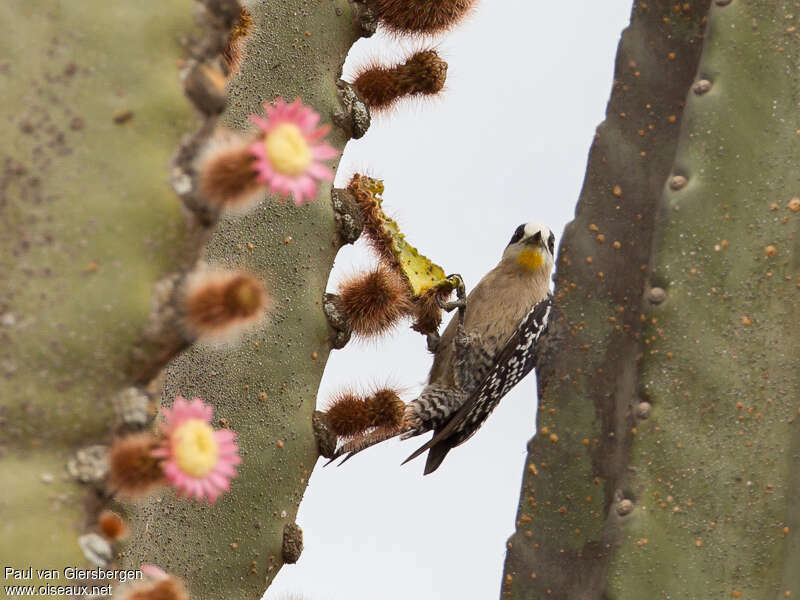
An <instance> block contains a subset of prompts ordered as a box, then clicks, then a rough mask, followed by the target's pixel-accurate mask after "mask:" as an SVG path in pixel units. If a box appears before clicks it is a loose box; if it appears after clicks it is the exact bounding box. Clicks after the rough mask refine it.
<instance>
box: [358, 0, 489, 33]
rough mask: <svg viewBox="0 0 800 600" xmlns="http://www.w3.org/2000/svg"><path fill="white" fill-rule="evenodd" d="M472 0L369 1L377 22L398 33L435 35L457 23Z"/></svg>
mask: <svg viewBox="0 0 800 600" xmlns="http://www.w3.org/2000/svg"><path fill="white" fill-rule="evenodd" d="M474 5H475V0H370V1H369V6H370V7H371V8H372V10H373V11H375V14H376V15H377V16H378V19H379V20H380V22H381V23H382V24H383V25H384V26H385V27H386V28H387V29H389V30H390V31H392V32H394V33H397V34H415V33H421V34H435V33H440V32H442V31H447V30H448V29H451V28H452V27H454V26H455V25H457V24H458V22H459V21H461V20H462V19H463V18H464V17H465V16H466V15H467V14H468V13H469V12H470V10H472V8H473V6H474Z"/></svg>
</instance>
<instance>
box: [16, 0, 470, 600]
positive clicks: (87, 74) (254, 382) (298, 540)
mask: <svg viewBox="0 0 800 600" xmlns="http://www.w3.org/2000/svg"><path fill="white" fill-rule="evenodd" d="M424 7H425V8H426V10H427V9H430V8H431V7H430V6H428V5H424ZM404 10H406V9H404V8H403V7H402V6H400V7H397V6H396V7H395V12H396V13H397V12H398V11H399V13H403V11H404ZM408 10H416V8H415V7H413V6H412V7H410V9H408ZM448 10H449V9H448ZM434 12H435V7H434ZM462 12H463V11H462ZM460 14H461V13H459V14H458V15H453V17H452V18H456V17H458V16H459V15H460ZM0 16H2V17H3V19H4V22H6V23H14V24H15V27H14V28H10V30H9V32H8V35H6V36H5V37H4V39H3V41H2V42H0V50H2V52H0V55H1V56H3V62H2V63H0V78H2V79H3V81H4V84H7V85H6V86H4V87H5V88H6V89H8V90H9V93H8V95H7V97H6V102H5V103H4V105H3V108H2V109H0V110H2V112H3V115H4V119H3V120H2V121H3V125H2V128H3V129H2V132H3V139H4V140H5V143H4V156H3V175H2V186H0V212H2V220H3V224H4V226H5V225H7V230H4V234H3V235H2V236H0V238H1V239H0V256H2V261H3V263H2V280H0V290H2V291H0V314H1V315H2V321H1V323H2V329H0V331H2V340H3V344H2V346H3V347H2V350H0V354H1V356H0V365H2V369H3V376H4V377H3V378H2V380H0V381H2V383H0V386H1V387H0V398H1V399H2V400H0V432H1V433H2V436H0V439H2V446H0V451H2V452H3V455H4V460H3V461H2V462H1V463H0V481H2V482H3V485H4V489H5V492H4V496H3V501H2V502H3V509H4V510H3V514H4V517H5V519H4V524H3V526H2V539H3V543H2V546H1V547H0V562H2V564H3V565H4V566H10V567H12V568H18V569H26V568H27V567H28V566H31V565H33V566H35V568H36V569H54V570H56V571H62V570H63V569H64V566H65V565H76V566H84V565H87V566H89V565H102V566H103V567H109V568H111V567H113V568H126V569H136V568H138V567H139V566H140V565H142V563H149V564H150V565H157V566H151V567H148V569H144V570H147V571H148V572H149V573H150V576H151V578H152V579H153V580H154V581H150V582H149V583H147V584H146V585H144V587H142V588H139V589H138V591H137V590H134V591H132V592H130V598H134V597H135V598H140V597H141V598H150V597H154V596H157V595H159V594H163V596H159V597H173V598H178V597H180V598H183V597H184V596H185V594H184V592H183V584H182V583H181V582H180V580H179V579H177V578H180V579H181V580H183V581H184V582H185V585H186V588H187V589H188V592H189V595H190V596H191V597H196V598H203V597H208V598H212V597H223V598H229V599H234V598H245V597H257V596H260V595H261V594H263V591H264V589H265V588H266V587H267V586H268V585H269V582H270V581H271V580H272V578H273V577H274V576H275V575H276V574H277V572H278V570H279V569H280V567H281V565H282V564H284V563H293V562H296V561H297V559H298V558H299V556H300V552H301V551H302V531H301V530H300V528H299V527H297V526H296V525H295V524H294V517H295V515H296V511H297V506H298V504H299V502H300V498H301V497H302V494H303V491H304V489H305V486H306V485H307V482H308V478H309V475H310V472H311V470H312V468H313V466H314V464H315V463H316V460H317V458H318V456H319V453H320V451H321V452H322V453H329V451H328V450H329V449H327V448H328V446H329V445H330V442H331V439H330V436H328V437H327V438H326V436H325V435H324V429H325V423H324V422H323V421H321V420H320V417H319V415H316V416H314V417H313V418H312V413H313V411H314V405H315V398H316V390H317V387H318V383H319V379H320V377H321V374H322V370H323V368H324V365H325V362H326V358H327V356H328V353H329V351H330V349H331V347H332V346H334V347H339V346H340V345H341V344H340V343H338V341H337V339H338V338H337V330H336V329H335V328H333V327H331V326H330V324H329V320H328V318H327V316H326V314H325V312H323V310H322V305H323V301H324V298H323V292H324V289H325V285H326V282H327V278H328V273H329V271H330V268H331V265H332V263H333V259H334V256H335V255H336V252H337V251H338V249H339V247H340V246H341V245H342V244H344V243H348V242H352V241H353V240H354V239H355V238H357V237H358V235H359V234H360V231H361V216H360V214H358V209H357V207H356V206H355V204H354V203H353V202H352V198H348V196H349V193H348V192H347V191H346V190H337V191H332V190H331V188H330V186H329V185H328V184H326V183H324V182H323V183H321V184H319V185H317V181H316V180H318V179H323V180H324V179H325V178H326V176H327V175H328V173H327V171H326V170H325V169H326V168H325V167H323V166H320V165H317V164H314V165H313V166H314V173H313V175H314V177H313V179H314V181H313V182H311V180H309V181H306V182H305V183H303V184H302V185H298V186H294V187H287V186H288V183H287V180H286V178H284V179H283V180H279V178H275V177H274V176H271V175H270V173H269V172H268V169H267V168H265V167H264V161H265V160H266V158H265V154H269V152H270V151H271V149H270V148H269V147H268V144H267V142H265V143H264V144H261V145H259V144H252V139H253V138H248V137H247V136H254V135H258V133H257V130H258V129H259V128H260V129H264V128H265V127H266V121H265V120H264V119H261V120H260V121H259V120H258V119H255V124H256V125H257V127H255V128H254V127H253V125H252V123H251V122H250V121H251V116H252V115H254V114H255V115H260V114H261V113H262V111H263V110H264V109H263V108H262V105H263V104H264V103H265V102H271V101H273V100H274V99H275V98H286V99H288V100H290V101H291V100H292V99H294V98H302V101H303V102H304V103H306V104H308V105H311V106H313V107H314V109H315V110H316V111H318V112H319V113H320V115H321V117H322V122H323V123H333V124H335V127H334V128H333V130H332V131H331V133H330V134H329V135H328V138H327V139H328V141H329V142H330V143H331V144H332V145H333V146H334V147H335V148H336V149H337V150H338V151H341V150H342V149H343V147H344V145H345V143H346V142H347V140H348V139H350V138H351V137H359V136H361V135H363V134H364V133H365V131H366V129H367V127H368V126H369V111H368V109H367V107H366V106H365V104H364V102H363V101H362V100H361V99H360V98H359V96H358V94H357V92H356V91H355V90H354V88H353V86H350V85H349V84H347V83H346V82H343V81H337V78H338V77H339V75H340V73H341V65H342V63H343V61H344V58H345V55H346V54H347V52H348V50H349V48H350V46H351V45H352V44H353V42H354V41H355V40H356V39H358V38H359V37H361V36H363V35H369V34H370V33H371V32H372V31H374V29H375V26H376V21H375V18H376V17H375V16H374V15H373V13H372V12H371V9H370V8H369V7H368V6H367V5H366V4H365V3H362V2H348V1H346V0H334V1H333V2H326V3H313V5H312V4H308V3H306V2H303V1H300V0H293V1H292V2H289V3H279V4H276V3H274V2H269V1H267V0H250V1H248V2H247V3H246V9H243V8H242V6H240V5H239V3H238V2H237V1H236V0H202V2H199V3H195V2H193V1H189V0H182V1H180V2H177V3H171V4H170V6H169V7H166V8H165V7H159V11H158V18H157V19H156V18H154V15H153V10H152V7H151V6H148V5H141V4H139V5H137V4H135V3H134V4H126V5H125V6H124V7H120V6H114V7H111V8H109V7H108V6H106V5H105V4H100V3H96V2H88V3H87V2H82V3H66V4H64V3H60V2H53V1H51V0H41V2H37V3H35V6H31V5H30V3H27V2H22V1H21V0H11V1H10V2H6V3H4V4H3V6H2V8H0ZM193 16H194V18H193ZM448 18H449V17H448V16H447V15H443V16H442V15H440V18H439V21H440V25H439V27H440V28H444V27H446V25H447V19H448ZM413 21H414V19H413V18H412V19H411V22H413ZM436 68H437V69H438V70H437V73H438V75H437V77H438V79H437V85H439V87H441V83H442V82H443V79H444V72H445V70H446V65H445V64H444V63H443V62H442V61H441V60H440V59H438V57H437V58H436ZM293 106H295V108H292V109H290V110H297V107H298V106H300V105H299V104H298V105H293ZM302 111H306V109H305V108H302ZM296 114H298V113H296ZM301 114H302V115H304V116H303V118H304V119H306V121H307V124H309V127H312V125H310V123H311V121H312V120H313V119H312V118H311V117H312V116H313V115H312V113H310V112H303V113H301ZM304 127H305V125H304ZM254 129H255V130H256V132H255V133H254ZM322 133H323V132H321V131H314V133H313V134H312V135H313V136H314V137H315V139H316V140H318V139H319V136H321V135H322ZM282 143H289V144H291V143H292V140H291V139H288V138H287V139H284V140H282ZM248 144H251V145H252V147H248ZM253 147H255V149H253ZM248 148H250V149H248ZM248 152H250V153H251V154H252V155H253V156H251V155H250V154H248ZM259 152H260V154H259ZM333 153H334V152H333V148H330V147H327V146H326V147H325V148H324V149H323V150H322V151H320V153H319V154H315V155H314V157H313V158H314V160H317V159H318V160H326V159H329V158H330V157H331V156H332V155H333ZM312 163H313V161H312ZM296 166H297V165H291V164H290V165H288V168H294V167H296ZM309 172H310V170H309ZM312 183H313V185H312ZM312 190H313V193H312ZM267 192H274V193H272V194H271V195H270V197H269V199H268V200H267V201H263V199H264V198H265V197H266V195H267ZM288 192H291V194H292V195H293V197H294V199H295V201H296V203H297V204H295V203H292V202H288V201H284V202H282V201H281V200H280V199H279V197H278V196H280V195H287V193H288ZM329 199H330V200H329ZM395 233H397V234H398V236H397V238H396V240H400V241H402V235H401V234H399V232H395ZM401 245H402V244H401ZM403 248H404V249H405V250H406V251H409V250H408V249H411V250H410V251H413V248H412V247H411V246H408V245H405V246H403ZM412 253H413V252H412ZM406 259H408V257H405V258H403V259H402V260H406ZM409 260H412V261H413V260H414V257H411V258H410V259H409ZM445 283H447V282H445ZM403 285H406V284H405V282H404V283H403ZM404 293H405V292H404ZM414 293H418V290H416V288H414ZM409 302H410V297H409ZM265 314H266V316H265ZM234 325H235V326H236V328H237V329H238V330H240V331H238V335H236V336H232V335H231V328H232V326H234ZM180 396H186V397H189V398H191V397H193V396H199V397H202V398H204V399H205V400H206V401H207V402H210V403H211V404H213V407H214V419H215V420H214V422H213V423H210V424H209V423H205V422H203V421H204V420H206V421H207V420H208V419H210V418H211V414H212V413H211V407H210V405H206V404H203V403H200V402H199V401H196V402H192V403H191V404H192V406H193V407H194V408H192V409H191V410H195V411H199V412H200V413H202V414H203V415H204V416H203V418H202V419H200V420H199V421H198V423H199V424H198V423H196V424H195V425H194V426H193V427H195V429H196V431H197V433H198V436H199V437H198V440H200V441H202V439H206V440H208V439H212V437H210V436H220V437H219V439H221V440H225V444H226V445H225V447H224V448H222V446H220V448H222V450H220V452H223V451H224V453H226V457H225V460H227V461H228V463H227V464H228V466H232V465H234V464H237V469H238V477H237V478H236V479H235V480H234V481H233V484H232V486H233V489H232V491H231V492H230V493H228V494H223V495H222V496H221V497H220V498H219V499H218V500H216V502H215V503H214V504H212V505H208V504H203V503H196V502H192V501H189V500H186V499H183V498H178V497H176V494H175V493H174V492H172V491H166V492H163V493H162V492H158V493H156V494H153V489H154V488H156V487H158V486H161V485H163V484H164V483H166V482H169V481H173V482H174V481H176V480H175V478H174V477H173V475H174V473H173V474H172V475H171V474H170V472H168V469H167V466H165V465H168V460H167V459H169V458H174V457H172V456H171V455H170V452H171V451H172V450H170V448H169V447H166V446H164V444H165V443H172V442H170V441H169V437H168V436H169V435H172V433H174V432H172V433H170V431H171V430H170V427H172V426H173V425H175V423H178V421H179V419H178V417H176V416H175V415H176V414H178V413H179V412H181V411H183V412H184V413H185V411H186V410H188V409H187V408H186V406H187V405H188V404H186V403H184V404H178V401H177V400H176V401H175V402H176V405H175V407H174V408H173V409H172V412H171V413H170V412H166V413H165V415H164V417H163V418H162V419H161V421H163V420H164V419H166V420H167V423H166V424H162V429H163V430H164V431H163V432H162V433H160V434H159V433H157V432H156V429H157V424H156V422H155V420H154V417H155V414H156V412H157V410H158V408H159V405H160V404H164V405H165V406H168V405H170V404H171V403H172V402H173V399H175V398H176V397H180ZM389 400H391V398H390V399H389ZM180 402H182V403H183V400H181V401H180ZM395 412H396V411H395ZM170 415H172V417H174V418H175V419H176V421H175V423H171V424H170V423H169V420H170ZM376 418H379V419H383V418H384V417H383V416H382V415H379V416H378V417H376ZM380 422H383V421H380ZM210 425H213V426H214V428H220V429H226V428H230V429H231V430H233V431H235V432H236V433H237V434H238V447H237V446H236V445H234V444H233V442H232V441H231V440H232V439H233V436H232V435H231V434H230V433H228V432H225V431H222V432H220V431H219V429H217V430H216V431H214V432H213V434H212V433H211V432H212V429H211V427H210ZM175 427H177V425H175ZM197 428H199V429H197ZM204 428H205V429H204ZM173 429H174V428H173ZM204 435H205V436H206V438H203V436H204ZM159 436H161V437H159ZM164 436H167V437H166V442H165V441H164V439H165V438H164ZM214 439H216V437H214ZM176 443H177V442H176ZM198 443H200V442H198ZM237 450H238V453H239V454H240V455H241V459H242V460H241V463H239V456H237V455H236V451H237ZM230 476H231V474H230V473H228V474H226V475H225V477H224V478H223V479H218V480H217V481H216V483H215V484H214V486H215V487H214V488H213V489H206V490H198V489H193V488H191V486H189V485H188V484H187V483H186V481H185V479H184V483H183V484H180V482H178V483H179V484H180V485H178V487H179V491H181V492H184V493H186V494H191V495H194V496H195V497H196V498H208V499H209V501H212V502H213V501H214V500H215V499H216V496H217V495H218V494H219V493H220V492H222V491H224V490H225V488H226V487H227V485H228V478H229V477H230ZM147 494H150V495H149V496H147V497H145V498H144V499H141V498H139V499H138V500H135V499H134V498H135V497H137V496H142V495H147ZM162 569H163V570H162ZM167 573H168V574H169V575H167ZM37 578H38V575H36V576H35V577H34V581H25V582H24V583H29V584H34V585H38V584H40V583H42V582H43V580H41V579H40V580H38V581H37V580H36V579H37ZM12 579H13V578H12ZM11 583H14V582H13V581H12V582H11ZM20 583H23V582H22V581H20ZM76 583H81V582H76ZM88 583H101V582H88ZM102 583H111V584H112V585H114V588H115V593H116V594H119V591H117V589H116V587H117V586H116V583H117V581H114V580H111V581H109V582H102ZM104 593H108V592H107V591H106V592H104Z"/></svg>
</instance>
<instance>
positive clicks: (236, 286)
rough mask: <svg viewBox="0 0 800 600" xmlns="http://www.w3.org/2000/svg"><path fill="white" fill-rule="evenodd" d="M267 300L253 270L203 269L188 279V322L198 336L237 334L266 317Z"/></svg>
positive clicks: (186, 316) (184, 308) (186, 302)
mask: <svg viewBox="0 0 800 600" xmlns="http://www.w3.org/2000/svg"><path fill="white" fill-rule="evenodd" d="M267 302H268V298H267V292H266V290H265V289H264V287H263V285H262V284H261V282H259V281H258V280H257V279H256V278H255V277H253V276H252V275H250V274H249V273H244V272H241V271H213V270H207V271H206V270H204V271H199V272H196V273H194V274H192V275H190V276H189V278H188V279H187V282H186V289H185V292H184V296H183V303H184V306H183V311H184V314H185V319H184V320H185V325H186V328H187V330H188V333H189V334H190V335H191V336H192V337H194V338H201V337H202V338H219V337H221V336H227V335H235V334H237V333H239V332H241V330H242V329H244V328H246V327H248V326H250V325H253V324H254V323H255V322H257V321H258V320H259V319H260V318H261V317H262V316H263V314H264V311H265V309H266V307H267Z"/></svg>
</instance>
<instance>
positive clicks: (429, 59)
mask: <svg viewBox="0 0 800 600" xmlns="http://www.w3.org/2000/svg"><path fill="white" fill-rule="evenodd" d="M446 79H447V63H446V62H445V61H443V60H442V59H441V58H440V57H439V55H438V54H437V53H436V51H435V50H423V51H421V52H416V53H415V54H413V55H412V56H411V57H410V58H409V59H408V60H406V61H405V62H404V63H402V64H398V65H395V66H393V67H384V66H380V65H371V66H368V67H366V68H364V69H362V70H361V71H360V72H359V74H358V75H357V76H356V78H355V81H354V82H353V86H354V87H355V88H356V91H358V93H359V95H360V96H361V98H362V99H363V100H364V102H366V104H367V106H369V107H370V108H371V109H377V110H384V109H388V108H390V107H391V106H392V105H393V104H394V103H395V102H397V100H399V99H400V98H403V97H410V96H419V95H427V96H429V95H433V94H437V93H439V92H440V91H441V90H442V88H443V87H444V82H445V80H446Z"/></svg>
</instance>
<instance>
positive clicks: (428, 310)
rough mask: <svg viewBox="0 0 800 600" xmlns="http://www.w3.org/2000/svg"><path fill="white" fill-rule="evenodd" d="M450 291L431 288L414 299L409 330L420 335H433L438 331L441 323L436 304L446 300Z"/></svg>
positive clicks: (440, 310) (440, 315)
mask: <svg viewBox="0 0 800 600" xmlns="http://www.w3.org/2000/svg"><path fill="white" fill-rule="evenodd" d="M449 295H450V291H449V290H448V291H446V292H443V291H441V290H440V289H437V288H432V289H430V290H428V291H427V292H425V293H424V294H422V295H421V296H420V297H419V298H415V299H414V316H415V320H414V323H413V324H412V325H411V328H412V329H413V330H414V331H418V332H420V333H423V334H424V333H433V332H434V331H438V330H439V325H441V323H442V309H441V307H440V306H439V304H438V302H437V298H438V299H439V300H446V299H447V296H449Z"/></svg>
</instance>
